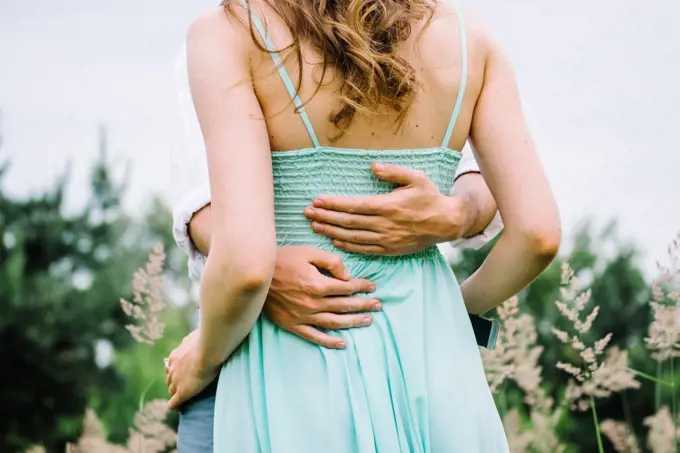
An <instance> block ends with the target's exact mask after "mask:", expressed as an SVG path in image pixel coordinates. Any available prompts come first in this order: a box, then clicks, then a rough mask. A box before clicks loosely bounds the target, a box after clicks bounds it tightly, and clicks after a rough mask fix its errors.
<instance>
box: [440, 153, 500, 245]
mask: <svg viewBox="0 0 680 453" xmlns="http://www.w3.org/2000/svg"><path fill="white" fill-rule="evenodd" d="M466 173H479V165H477V160H476V159H475V155H474V153H473V152H472V148H471V147H470V145H469V144H466V145H465V147H464V148H463V157H462V158H461V160H460V162H459V164H458V170H457V171H456V179H458V178H460V177H461V176H463V175H464V174H466ZM501 231H503V219H501V215H500V213H499V212H498V211H496V215H495V216H494V217H493V219H492V220H491V222H490V223H489V224H488V225H487V226H486V228H484V230H483V231H482V232H481V233H479V234H478V235H476V236H472V237H470V238H460V239H456V240H455V241H451V242H449V244H451V246H452V247H456V248H461V249H479V248H482V247H483V246H484V245H485V244H487V243H488V242H489V241H491V240H492V239H493V238H495V237H496V236H498V234H499V233H500V232H501Z"/></svg>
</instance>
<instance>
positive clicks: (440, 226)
mask: <svg viewBox="0 0 680 453" xmlns="http://www.w3.org/2000/svg"><path fill="white" fill-rule="evenodd" d="M439 210H440V221H439V222H437V231H436V233H435V234H434V236H435V237H436V242H437V243H442V242H450V241H455V240H456V239H460V238H462V237H466V236H467V235H468V233H469V232H470V230H471V229H472V228H473V227H474V225H475V223H476V219H477V215H478V213H477V211H476V209H475V205H474V200H473V199H472V196H471V195H470V194H469V193H461V194H456V195H441V204H440V208H439Z"/></svg>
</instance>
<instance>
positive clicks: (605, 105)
mask: <svg viewBox="0 0 680 453" xmlns="http://www.w3.org/2000/svg"><path fill="white" fill-rule="evenodd" d="M216 3H217V1H216V0H210V1H207V0H192V1H189V0H185V1H182V0H163V1H161V0H144V1H139V0H116V1H109V2H101V1H99V2H98V1H92V0H60V1H58V2H56V1H46V0H33V1H31V0H0V109H2V111H3V127H2V132H3V135H4V145H3V146H2V148H0V156H1V157H2V160H5V159H9V160H10V161H11V163H12V168H11V171H10V172H9V175H8V177H7V178H6V181H5V186H6V188H7V189H9V190H10V191H11V192H12V193H17V194H26V193H35V192H37V191H39V190H40V189H41V188H44V187H45V186H46V185H48V184H50V183H52V182H53V181H54V179H55V176H56V175H57V174H58V173H59V172H60V171H61V170H63V168H64V167H65V165H66V163H67V162H68V161H70V162H71V163H72V173H73V180H74V183H73V187H72V189H71V191H70V196H71V198H70V202H71V203H72V204H73V205H77V204H78V203H80V202H82V200H83V198H84V193H85V192H84V190H83V188H84V187H85V181H86V177H87V173H86V172H87V170H88V168H89V166H90V165H91V163H92V161H93V160H94V158H95V156H96V151H97V126H98V124H100V123H106V124H107V125H108V128H109V135H110V151H111V157H112V159H113V160H114V161H115V162H118V163H120V164H123V163H124V162H125V161H128V160H129V161H130V162H131V163H132V170H133V174H132V181H131V187H130V192H129V194H128V197H127V200H126V203H127V205H128V207H129V208H130V209H132V210H138V209H140V207H141V206H143V202H144V200H145V199H147V195H148V194H149V193H151V192H157V193H162V194H166V195H167V194H170V193H171V191H172V182H171V167H170V163H171V161H170V154H171V149H172V147H173V146H174V145H175V135H174V130H173V121H174V105H173V64H174V59H175V55H176V53H177V51H178V49H179V47H180V46H181V43H182V41H183V39H184V35H185V31H186V28H187V26H188V24H189V23H190V22H191V20H192V19H193V18H194V17H195V16H196V15H197V14H199V13H200V12H201V11H202V10H205V9H207V8H210V7H212V6H214V5H215V4H216ZM467 5H468V6H469V7H470V8H472V9H475V10H477V11H478V12H479V13H480V14H481V15H482V16H483V17H485V18H486V19H487V20H488V21H489V22H490V23H491V25H492V27H493V28H494V29H495V31H496V34H497V36H498V37H499V39H500V41H501V42H502V43H503V44H504V46H505V48H506V50H507V52H508V53H509V54H510V57H511V59H512V60H513V62H514V65H515V68H516V71H517V74H518V79H519V82H520V85H521V90H522V96H523V100H524V105H525V109H526V112H527V116H528V119H529V122H530V125H531V127H532V130H533V133H534V135H535V138H536V142H537V144H538V145H539V150H540V152H541V156H542V158H543V161H544V163H545V166H546V168H547V171H548V173H549V177H550V179H551V181H552V184H553V187H554V190H555V192H556V195H557V198H558V201H559V204H560V207H561V211H562V215H563V220H564V225H565V231H566V232H567V233H569V232H571V231H573V229H574V227H575V226H576V225H577V223H578V222H579V221H581V220H582V219H584V218H586V217H592V218H594V219H595V220H597V221H600V222H604V221H606V220H607V219H610V218H617V219H618V220H619V221H620V230H621V233H622V235H623V236H624V237H625V238H629V239H632V240H634V241H635V242H637V243H638V244H639V245H640V246H641V248H642V249H643V251H644V253H645V255H644V260H645V261H644V263H645V265H646V266H647V267H648V268H651V264H652V263H653V262H654V260H656V259H662V258H663V257H664V252H665V249H666V245H667V244H668V242H669V241H670V240H671V239H672V238H673V237H674V235H675V234H676V232H677V231H678V230H680V182H678V173H679V171H680V114H679V113H678V112H679V111H680V90H678V88H677V83H678V81H680V27H678V26H677V21H678V17H680V2H675V1H671V0H657V1H655V2H649V1H647V2H645V1H643V0H617V1H614V0H598V1H596V2H593V1H586V0H573V1H570V2H556V1H540V0H532V1H528V0H514V1H501V0H476V1H475V0H469V1H468V2H467Z"/></svg>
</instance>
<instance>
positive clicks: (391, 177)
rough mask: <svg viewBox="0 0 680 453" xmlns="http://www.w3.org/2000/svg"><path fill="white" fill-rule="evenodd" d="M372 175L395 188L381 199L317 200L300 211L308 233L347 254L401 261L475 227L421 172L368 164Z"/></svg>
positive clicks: (461, 204) (464, 204) (465, 206)
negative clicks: (309, 228)
mask: <svg viewBox="0 0 680 453" xmlns="http://www.w3.org/2000/svg"><path fill="white" fill-rule="evenodd" d="M372 169H373V172H374V173H375V175H376V176H377V177H378V178H379V179H382V180H384V181H390V182H394V183H396V184H399V187H398V188H396V189H395V190H393V191H392V192H390V193H387V194H384V195H373V196H366V197H332V196H320V197H317V198H316V199H315V200H314V202H313V205H312V206H309V207H307V208H306V209H305V211H304V214H305V216H306V217H307V218H308V219H310V220H312V221H313V222H312V229H313V230H314V231H315V232H317V233H319V234H323V235H324V236H328V237H329V238H331V239H333V244H334V245H335V246H336V247H337V248H339V249H341V250H346V251H350V252H357V253H364V254H376V255H405V254H408V253H414V252H417V251H420V250H423V249H424V248H427V247H429V246H430V245H432V244H437V243H440V242H447V241H452V240H455V239H458V238H460V237H462V236H464V235H465V234H466V233H467V232H468V230H469V229H470V227H471V226H472V225H473V224H474V223H475V220H476V218H475V209H474V207H473V206H471V203H470V202H469V201H470V200H468V199H466V198H465V197H452V196H446V195H443V194H442V193H440V192H439V189H438V188H437V187H436V186H435V185H434V183H433V182H432V181H430V179H429V178H428V177H427V175H425V174H424V173H423V172H420V171H417V170H411V169H408V168H404V167H398V166H396V165H391V164H377V163H376V164H373V166H372Z"/></svg>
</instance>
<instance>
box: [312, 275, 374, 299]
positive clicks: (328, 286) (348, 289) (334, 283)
mask: <svg viewBox="0 0 680 453" xmlns="http://www.w3.org/2000/svg"><path fill="white" fill-rule="evenodd" d="M323 278H324V283H323V290H322V291H321V294H314V296H321V297H328V296H351V295H353V294H356V293H372V292H373V291H375V284H374V283H373V282H371V281H369V280H365V279H363V278H353V279H352V280H349V281H346V282H345V281H342V280H336V279H333V278H330V277H323Z"/></svg>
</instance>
